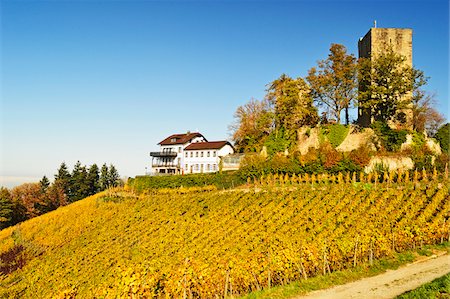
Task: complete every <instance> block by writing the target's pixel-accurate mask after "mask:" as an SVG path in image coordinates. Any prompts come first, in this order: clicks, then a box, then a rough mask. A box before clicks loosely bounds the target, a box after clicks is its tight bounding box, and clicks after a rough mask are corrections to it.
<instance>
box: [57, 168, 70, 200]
mask: <svg viewBox="0 0 450 299" xmlns="http://www.w3.org/2000/svg"><path fill="white" fill-rule="evenodd" d="M70 180H71V175H70V173H69V170H68V169H67V165H66V163H64V162H62V163H61V166H60V167H59V169H58V173H57V174H56V175H55V183H57V184H58V185H59V186H60V187H61V188H62V190H63V191H64V194H65V195H66V197H67V199H68V200H69V201H70V197H71V190H70V189H71V188H70Z"/></svg>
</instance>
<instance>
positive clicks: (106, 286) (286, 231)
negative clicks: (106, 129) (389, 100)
mask: <svg viewBox="0 0 450 299" xmlns="http://www.w3.org/2000/svg"><path fill="white" fill-rule="evenodd" d="M449 211H450V200H449V184H448V183H443V182H429V183H427V184H425V183H423V184H408V183H406V184H404V185H390V186H387V185H381V184H378V185H377V186H376V187H375V186H374V185H370V184H365V185H359V184H350V183H348V184H315V185H311V184H298V185H295V186H289V187H280V188H271V189H267V190H240V191H239V190H232V191H207V192H200V191H197V192H194V191H191V192H189V191H186V192H181V191H176V190H175V191H174V190H171V191H167V190H162V191H158V192H156V191H155V192H154V193H152V194H148V195H142V196H136V195H134V194H132V193H129V192H126V191H120V192H116V193H113V194H108V193H107V192H104V193H101V194H98V195H96V196H93V197H90V198H87V199H85V200H82V201H79V202H76V203H74V204H72V205H70V206H66V207H64V208H60V209H58V210H56V211H53V212H51V213H48V214H46V215H43V216H40V217H37V218H34V219H31V220H29V221H27V222H24V223H22V224H20V225H17V226H15V227H12V228H8V229H5V230H3V231H1V232H0V253H2V263H3V264H5V263H9V264H11V265H12V264H14V263H17V262H19V261H20V263H22V264H23V267H22V268H21V269H17V270H14V267H10V270H11V271H9V272H11V273H9V272H7V271H5V272H4V273H3V275H2V276H1V277H0V297H2V298H8V297H11V298H14V297H23V298H36V296H38V297H43V298H46V297H54V296H59V297H64V296H70V295H77V297H80V298H93V297H107V298H113V297H117V296H123V297H128V296H130V295H131V294H133V293H140V294H144V295H145V296H148V297H150V296H166V295H167V296H169V297H179V298H182V297H185V296H187V297H189V296H192V297H202V298H211V297H215V296H216V295H217V296H220V297H223V296H224V295H231V294H235V295H237V294H243V293H246V292H248V291H251V290H256V289H260V288H266V287H270V286H271V285H275V284H284V283H287V282H289V281H293V280H297V279H301V278H304V277H309V276H312V275H316V274H320V273H323V272H328V271H334V270H338V269H343V268H347V267H352V266H353V265H354V264H360V263H363V262H367V261H369V260H371V259H372V258H378V257H382V256H386V255H390V254H392V252H393V251H401V250H404V249H406V248H409V247H413V246H416V245H420V244H426V243H436V242H440V241H441V240H442V239H443V238H447V237H448V235H449V231H450V230H449V225H448V221H447V222H446V219H448V217H449ZM19 247H20V248H23V251H21V252H19V253H18V254H15V255H14V254H12V252H14V249H17V248H19ZM6 257H8V258H6ZM3 269H6V268H5V267H3Z"/></svg>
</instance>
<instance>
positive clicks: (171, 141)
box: [158, 132, 206, 145]
mask: <svg viewBox="0 0 450 299" xmlns="http://www.w3.org/2000/svg"><path fill="white" fill-rule="evenodd" d="M195 137H203V138H204V139H205V140H206V138H205V137H204V136H203V135H202V134H200V133H198V132H195V133H185V134H173V135H170V136H169V137H167V138H166V139H164V140H163V141H161V142H160V143H158V144H159V145H175V144H185V143H188V142H190V141H191V140H192V139H194V138H195Z"/></svg>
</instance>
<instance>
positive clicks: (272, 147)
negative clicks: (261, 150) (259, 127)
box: [264, 128, 295, 157]
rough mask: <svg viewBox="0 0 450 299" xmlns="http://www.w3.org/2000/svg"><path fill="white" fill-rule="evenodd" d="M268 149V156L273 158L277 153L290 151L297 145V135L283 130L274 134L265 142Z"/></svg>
mask: <svg viewBox="0 0 450 299" xmlns="http://www.w3.org/2000/svg"><path fill="white" fill-rule="evenodd" d="M264 145H265V146H266V147H267V154H268V155H269V156H270V157H272V156H273V155H275V154H277V153H283V152H284V151H285V150H290V149H291V147H292V146H293V145H295V134H293V133H291V132H289V131H288V130H285V129H283V128H281V129H279V130H276V131H274V132H272V133H271V134H270V135H269V136H268V137H267V139H266V141H265V142H264Z"/></svg>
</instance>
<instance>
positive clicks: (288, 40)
mask: <svg viewBox="0 0 450 299" xmlns="http://www.w3.org/2000/svg"><path fill="white" fill-rule="evenodd" d="M0 3H1V7H0V9H1V106H0V109H1V113H0V125H1V135H0V138H1V139H0V148H1V160H0V176H2V177H3V183H2V181H0V184H7V185H11V183H7V182H9V181H11V180H15V181H16V182H19V181H23V177H31V178H37V179H39V178H40V177H42V176H43V175H47V176H48V177H49V178H53V175H54V173H55V172H56V169H57V168H58V167H59V165H60V163H61V162H62V161H65V162H66V163H67V164H68V166H69V167H70V168H72V166H73V164H74V163H75V162H76V161H77V160H80V161H81V162H82V163H83V164H87V165H90V164H92V163H97V164H102V163H104V162H106V163H108V164H109V163H113V164H114V165H115V166H116V167H117V168H118V170H119V172H120V173H121V175H124V176H125V175H126V176H135V175H138V174H143V173H144V171H145V167H146V166H149V165H150V163H151V159H150V157H149V152H150V151H151V150H156V149H157V145H156V144H157V143H158V142H159V141H161V140H162V139H164V138H165V137H166V136H168V135H170V134H172V133H182V132H185V131H187V130H191V131H194V130H199V131H200V132H201V133H203V134H204V135H205V137H206V138H207V139H209V140H221V139H222V140H223V139H226V138H228V137H229V131H228V126H229V125H230V124H231V123H232V122H233V114H234V112H235V110H236V108H237V107H238V106H239V105H242V104H244V103H245V102H247V101H248V100H249V99H250V98H252V97H254V98H257V99H261V98H262V97H263V96H264V93H265V85H266V84H267V83H269V82H270V81H272V80H274V79H276V78H277V77H278V76H279V75H280V74H282V73H286V74H288V75H290V76H293V77H297V76H305V75H306V74H307V70H308V69H309V68H311V67H312V66H314V65H315V64H316V61H317V60H319V59H324V58H326V56H327V54H328V49H329V47H330V44H331V43H341V44H344V45H345V46H346V47H347V48H348V50H349V52H351V53H354V54H355V55H357V41H358V39H359V38H360V37H362V36H363V35H364V34H365V33H366V32H367V31H368V30H369V28H370V27H372V25H373V21H374V20H377V24H378V27H407V28H412V29H413V30H414V35H413V61H414V65H415V66H416V67H417V68H419V69H422V70H424V71H425V73H426V75H428V76H430V77H431V79H430V81H429V84H428V87H427V89H428V90H429V91H431V92H435V93H436V94H437V100H438V101H439V106H438V107H439V110H440V111H441V112H443V113H444V114H445V116H446V117H447V119H449V95H448V80H449V77H448V67H449V4H448V1H447V0H442V1H433V0H431V1H430V0H426V1H425V0H423V1H400V0H399V1H362V0H361V1H312V0H310V1H90V0H83V1H82V0H80V1H32V0H30V1H26V0H25V1H17V0H16V1H12V0H11V1H8V0H2V1H1V2H0ZM5 177H8V180H6V179H5ZM13 177H15V178H13ZM17 177H22V179H20V180H19V178H17Z"/></svg>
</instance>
